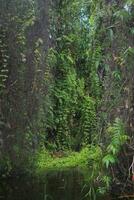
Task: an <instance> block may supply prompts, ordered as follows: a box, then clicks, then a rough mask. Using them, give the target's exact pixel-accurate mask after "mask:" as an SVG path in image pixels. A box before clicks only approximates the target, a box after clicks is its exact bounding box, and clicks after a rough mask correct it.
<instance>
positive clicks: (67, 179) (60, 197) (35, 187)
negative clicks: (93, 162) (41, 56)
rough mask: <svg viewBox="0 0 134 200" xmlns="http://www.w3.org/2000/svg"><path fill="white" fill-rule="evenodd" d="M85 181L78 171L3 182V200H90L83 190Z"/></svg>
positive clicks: (0, 194)
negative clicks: (38, 178)
mask: <svg viewBox="0 0 134 200" xmlns="http://www.w3.org/2000/svg"><path fill="white" fill-rule="evenodd" d="M83 186H84V179H83V176H82V174H81V173H80V172H79V171H78V170H71V171H64V172H63V171H62V172H52V171H51V172H48V173H47V174H46V175H45V176H44V177H41V179H40V180H37V179H36V180H35V179H28V178H19V179H9V180H6V181H1V183H0V199H3V200H86V199H88V200H89V197H88V198H86V197H85V194H86V193H87V191H85V190H84V189H83Z"/></svg>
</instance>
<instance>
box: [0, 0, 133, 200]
mask: <svg viewBox="0 0 134 200" xmlns="http://www.w3.org/2000/svg"><path fill="white" fill-rule="evenodd" d="M1 5H2V6H1V8H0V11H1V12H0V16H1V17H2V21H1V22H0V158H1V166H0V167H1V169H0V171H1V174H4V176H5V174H6V175H9V174H10V173H14V171H16V170H18V169H19V170H20V169H21V170H22V171H24V170H26V171H29V169H30V167H31V166H33V169H34V170H33V171H34V172H35V171H36V172H37V171H40V170H41V171H42V172H43V171H44V170H46V169H52V168H54V169H60V168H68V167H83V166H85V167H86V168H88V169H89V170H90V177H89V180H90V190H89V195H90V196H91V198H92V199H95V198H96V197H95V193H96V190H97V191H98V192H99V193H104V192H105V191H106V190H107V189H109V188H110V185H111V184H110V183H112V181H113V182H114V183H118V185H119V184H120V185H121V184H122V183H123V181H124V180H125V179H126V180H128V179H129V177H128V169H129V165H130V164H131V159H132V155H130V157H128V159H127V158H126V157H127V153H129V152H130V151H131V150H130V148H131V146H132V145H133V142H134V141H133V137H132V134H133V131H134V121H133V116H134V90H133V84H134V78H133V72H134V70H133V61H134V47H133V44H134V27H133V26H134V22H133V21H134V2H133V0H122V1H119V0H115V1H108V0H64V1H62V0H57V1H55V2H54V1H51V2H49V3H48V2H47V1H43V0H29V1H26V0H13V1H11V2H8V1H7V0H1ZM126 152H127V153H126ZM124 156H125V158H126V159H127V162H124V161H123V164H122V165H121V166H120V162H122V159H123V158H124ZM126 163H127V164H126ZM122 166H123V167H122ZM37 173H38V172H37ZM122 173H123V174H124V177H123V178H122ZM112 178H113V180H112ZM121 187H122V188H123V190H125V189H127V187H130V185H128V186H127V183H126V185H125V187H124V186H122V185H121Z"/></svg>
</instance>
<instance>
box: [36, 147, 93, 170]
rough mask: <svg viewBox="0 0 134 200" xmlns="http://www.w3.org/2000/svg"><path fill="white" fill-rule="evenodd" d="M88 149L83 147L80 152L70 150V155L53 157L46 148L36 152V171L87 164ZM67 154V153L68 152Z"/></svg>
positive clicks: (81, 166)
mask: <svg viewBox="0 0 134 200" xmlns="http://www.w3.org/2000/svg"><path fill="white" fill-rule="evenodd" d="M89 153H90V150H89V148H87V147H86V148H84V149H83V150H81V152H79V153H78V152H70V155H67V156H64V157H61V158H59V157H55V158H54V157H53V156H51V155H50V154H49V153H48V152H47V151H46V150H43V151H42V152H40V153H38V155H37V160H36V172H37V173H38V172H42V171H44V172H45V171H47V170H53V169H54V170H60V169H61V170H63V169H68V168H74V167H80V168H84V167H86V166H87V165H88V158H89ZM68 154H69V153H68Z"/></svg>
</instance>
